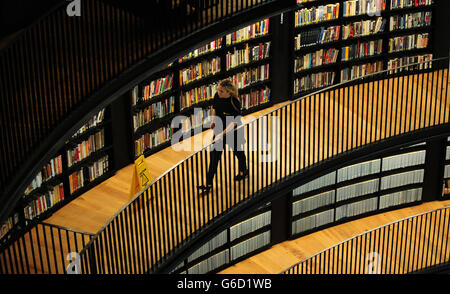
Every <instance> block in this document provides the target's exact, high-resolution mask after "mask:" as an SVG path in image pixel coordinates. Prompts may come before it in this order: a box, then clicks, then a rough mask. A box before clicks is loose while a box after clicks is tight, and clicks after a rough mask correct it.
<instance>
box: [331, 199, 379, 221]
mask: <svg viewBox="0 0 450 294" xmlns="http://www.w3.org/2000/svg"><path fill="white" fill-rule="evenodd" d="M377 204H378V197H375V198H370V199H366V200H362V201H358V202H355V203H349V204H345V205H342V206H339V207H337V208H336V221H338V220H340V219H343V218H346V217H352V216H356V215H360V214H364V213H366V212H370V211H374V210H376V209H377Z"/></svg>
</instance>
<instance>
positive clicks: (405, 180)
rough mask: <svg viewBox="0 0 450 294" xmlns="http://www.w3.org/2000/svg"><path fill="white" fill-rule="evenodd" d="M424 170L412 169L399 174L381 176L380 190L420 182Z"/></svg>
mask: <svg viewBox="0 0 450 294" xmlns="http://www.w3.org/2000/svg"><path fill="white" fill-rule="evenodd" d="M423 175H424V170H423V169H419V170H413V171H409V172H404V173H400V174H395V175H390V176H386V177H382V178H381V188H380V189H381V190H385V189H390V188H395V187H400V186H405V185H410V184H416V183H422V182H423Z"/></svg>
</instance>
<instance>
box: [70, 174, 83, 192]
mask: <svg viewBox="0 0 450 294" xmlns="http://www.w3.org/2000/svg"><path fill="white" fill-rule="evenodd" d="M84 181H85V173H84V168H80V170H77V171H75V172H73V173H72V174H70V175H69V191H70V194H73V193H74V192H75V191H77V190H78V189H80V188H83V187H84Z"/></svg>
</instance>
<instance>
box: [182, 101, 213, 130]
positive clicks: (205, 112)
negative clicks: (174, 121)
mask: <svg viewBox="0 0 450 294" xmlns="http://www.w3.org/2000/svg"><path fill="white" fill-rule="evenodd" d="M211 115H212V106H208V107H207V108H196V109H194V113H192V114H190V115H189V116H186V118H184V120H182V121H181V131H182V132H188V131H190V130H192V129H195V128H198V127H201V126H203V125H205V126H209V123H210V122H211Z"/></svg>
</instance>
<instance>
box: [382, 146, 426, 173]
mask: <svg viewBox="0 0 450 294" xmlns="http://www.w3.org/2000/svg"><path fill="white" fill-rule="evenodd" d="M425 156H426V151H425V150H421V151H416V152H410V153H405V154H399V155H394V156H389V157H384V158H383V160H382V164H381V165H382V171H389V170H394V169H399V168H405V167H410V166H415V165H422V164H425Z"/></svg>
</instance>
